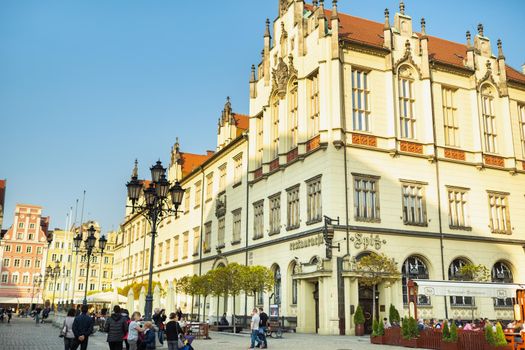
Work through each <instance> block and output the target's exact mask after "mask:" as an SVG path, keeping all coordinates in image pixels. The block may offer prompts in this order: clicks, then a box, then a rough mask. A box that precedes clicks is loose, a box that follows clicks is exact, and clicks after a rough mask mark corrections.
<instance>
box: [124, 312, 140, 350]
mask: <svg viewBox="0 0 525 350" xmlns="http://www.w3.org/2000/svg"><path fill="white" fill-rule="evenodd" d="M142 332H144V328H143V327H142V324H141V323H140V312H138V311H135V312H134V313H133V315H131V322H130V323H129V326H128V344H129V349H130V350H137V348H138V345H139V344H138V342H139V334H140V333H142Z"/></svg>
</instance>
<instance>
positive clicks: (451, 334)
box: [441, 322, 458, 350]
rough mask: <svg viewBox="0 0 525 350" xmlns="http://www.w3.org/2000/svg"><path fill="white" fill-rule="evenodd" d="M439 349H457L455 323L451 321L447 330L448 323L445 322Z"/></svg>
mask: <svg viewBox="0 0 525 350" xmlns="http://www.w3.org/2000/svg"><path fill="white" fill-rule="evenodd" d="M441 350H458V327H457V326H456V323H454V322H452V325H451V326H450V331H449V328H448V324H447V322H445V326H444V327H443V338H442V341H441Z"/></svg>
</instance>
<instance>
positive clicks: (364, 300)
mask: <svg viewBox="0 0 525 350" xmlns="http://www.w3.org/2000/svg"><path fill="white" fill-rule="evenodd" d="M373 294H374V292H373V290H372V287H367V286H362V285H359V305H361V308H362V309H363V313H364V315H365V325H364V326H365V334H370V333H372V322H373V320H374V318H373V312H372V305H373V300H374V299H373ZM378 295H379V293H378V292H377V287H376V310H375V314H376V317H379V303H378V299H379V298H378Z"/></svg>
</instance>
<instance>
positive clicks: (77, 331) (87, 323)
mask: <svg viewBox="0 0 525 350" xmlns="http://www.w3.org/2000/svg"><path fill="white" fill-rule="evenodd" d="M87 312H88V306H87V305H82V308H81V309H80V315H78V316H77V317H75V321H73V334H74V335H75V339H74V341H73V346H72V347H71V349H72V350H76V349H77V348H78V347H79V346H80V350H86V349H87V346H88V341H89V336H90V335H91V334H93V319H92V318H91V317H89V315H88V314H87Z"/></svg>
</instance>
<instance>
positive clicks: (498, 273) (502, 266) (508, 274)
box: [491, 261, 514, 307]
mask: <svg viewBox="0 0 525 350" xmlns="http://www.w3.org/2000/svg"><path fill="white" fill-rule="evenodd" d="M491 277H492V282H495V283H512V282H514V278H513V277H512V271H511V270H510V267H509V266H508V265H507V264H506V263H504V262H502V261H498V262H497V263H495V264H494V266H492V273H491ZM513 305H514V298H494V306H496V307H513Z"/></svg>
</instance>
